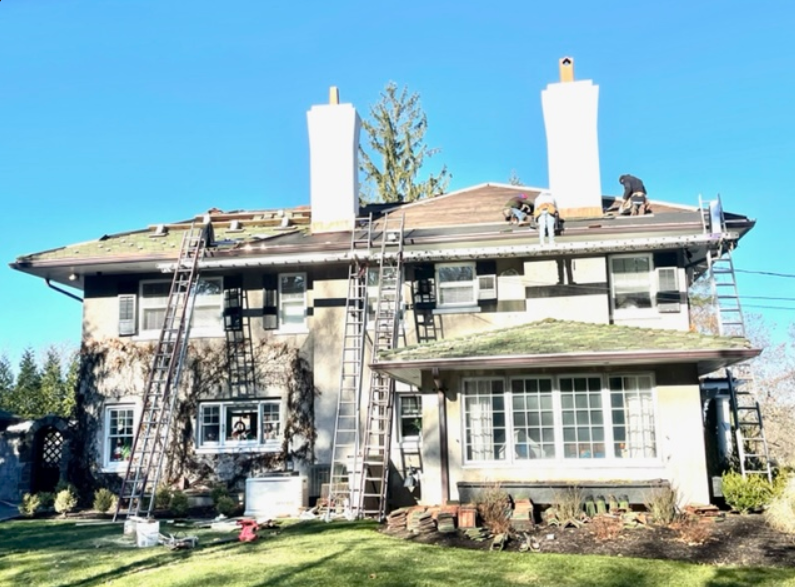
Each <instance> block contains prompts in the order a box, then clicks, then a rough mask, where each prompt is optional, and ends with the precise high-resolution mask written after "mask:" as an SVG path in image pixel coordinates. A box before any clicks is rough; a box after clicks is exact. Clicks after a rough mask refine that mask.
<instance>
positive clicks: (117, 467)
mask: <svg viewBox="0 0 795 587" xmlns="http://www.w3.org/2000/svg"><path fill="white" fill-rule="evenodd" d="M100 471H101V472H102V473H121V474H122V475H123V474H124V473H126V472H127V461H124V462H123V463H113V464H110V465H103V467H102V469H100Z"/></svg>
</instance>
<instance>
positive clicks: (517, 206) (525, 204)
mask: <svg viewBox="0 0 795 587" xmlns="http://www.w3.org/2000/svg"><path fill="white" fill-rule="evenodd" d="M532 213H533V203H532V202H531V201H530V200H528V199H527V196H526V195H525V194H519V195H518V196H513V197H512V198H511V199H510V200H508V201H507V202H505V206H504V207H503V209H502V215H503V217H504V218H505V221H506V222H510V223H511V224H517V225H522V224H527V223H528V222H527V215H528V214H532Z"/></svg>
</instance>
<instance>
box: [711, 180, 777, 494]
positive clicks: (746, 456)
mask: <svg viewBox="0 0 795 587" xmlns="http://www.w3.org/2000/svg"><path fill="white" fill-rule="evenodd" d="M700 207H701V211H702V219H703V221H704V230H705V232H708V233H711V234H724V233H726V232H727V230H726V219H725V217H724V214H723V207H722V205H721V201H720V196H718V197H717V199H715V200H711V201H709V202H707V204H706V206H705V205H704V203H703V202H700ZM733 247H734V242H725V241H722V242H721V243H720V246H719V248H718V250H717V251H713V250H712V249H711V248H710V247H707V267H708V270H709V276H710V287H711V290H712V291H711V293H712V300H713V304H714V307H715V312H716V318H717V323H718V333H719V334H720V335H721V336H731V337H741V338H746V328H745V318H744V316H743V311H742V305H741V304H740V294H739V290H738V289H737V280H736V277H735V273H734V263H733V262H732V248H733ZM726 380H727V384H728V389H729V403H730V406H731V411H732V419H733V429H734V442H735V446H736V450H737V460H738V462H739V466H740V472H741V473H742V475H743V477H748V476H749V475H765V476H766V477H767V478H768V480H772V477H773V472H772V467H771V464H770V454H769V452H768V445H767V439H766V438H765V428H764V425H763V422H762V411H761V409H760V407H759V400H758V399H757V397H756V384H755V377H754V369H753V365H752V364H751V363H750V362H749V361H745V362H742V363H738V364H736V365H734V366H732V367H727V368H726Z"/></svg>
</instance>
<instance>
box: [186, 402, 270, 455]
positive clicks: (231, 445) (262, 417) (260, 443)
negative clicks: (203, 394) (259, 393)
mask: <svg viewBox="0 0 795 587" xmlns="http://www.w3.org/2000/svg"><path fill="white" fill-rule="evenodd" d="M274 408H275V409H274ZM207 409H217V411H218V423H217V424H213V425H217V426H218V431H217V433H216V438H215V439H211V440H203V436H204V432H205V426H206V425H207V423H206V422H205V417H204V416H205V410H207ZM235 411H238V412H254V411H256V422H255V424H256V427H257V430H256V434H255V435H254V437H253V438H245V439H242V440H235V439H234V438H233V437H234V431H232V432H230V430H229V421H231V419H233V418H234V415H233V414H234V412H235ZM274 413H275V414H276V415H277V418H278V419H277V420H275V421H274V420H273V419H272V418H268V416H269V415H270V416H272V415H273V414H274ZM274 422H275V423H276V424H277V425H276V426H275V427H273V426H269V427H267V428H268V429H270V430H272V432H270V431H268V430H266V425H267V424H271V425H272V424H273V423H274ZM284 425H285V421H284V410H283V402H282V400H281V399H279V398H266V399H252V400H236V401H209V402H201V403H199V407H198V408H197V410H196V427H195V430H196V435H195V439H194V442H195V445H196V452H197V453H199V454H209V453H225V452H280V451H281V449H282V442H283V438H284ZM232 426H234V423H233V424H232ZM249 433H250V431H249ZM228 437H229V438H228Z"/></svg>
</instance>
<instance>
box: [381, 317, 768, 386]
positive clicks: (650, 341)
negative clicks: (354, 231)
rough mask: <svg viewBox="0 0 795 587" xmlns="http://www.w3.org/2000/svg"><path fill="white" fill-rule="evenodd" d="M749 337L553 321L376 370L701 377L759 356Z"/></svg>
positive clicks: (448, 344) (398, 352) (385, 360)
mask: <svg viewBox="0 0 795 587" xmlns="http://www.w3.org/2000/svg"><path fill="white" fill-rule="evenodd" d="M760 352H761V350H760V349H755V348H752V347H751V343H750V342H749V341H748V340H747V339H745V338H733V337H725V336H712V335H707V334H700V333H697V332H683V331H679V330H664V329H653V328H640V327H633V326H619V325H615V324H589V323H584V322H574V321H568V320H556V319H553V318H548V319H546V320H541V321H538V322H530V323H528V324H523V325H521V326H513V327H510V328H500V329H496V330H489V331H484V332H479V333H477V335H476V336H473V335H468V336H465V337H461V338H450V339H444V340H438V341H433V342H428V343H424V344H419V345H413V346H407V347H401V348H396V349H392V350H389V351H383V352H381V353H379V356H378V361H377V362H374V363H373V364H372V365H371V366H372V368H374V369H377V370H382V371H386V372H388V373H390V374H391V375H393V376H395V377H396V378H398V379H401V380H405V381H412V382H415V381H416V380H417V379H418V373H419V372H420V371H423V370H430V369H433V368H436V369H445V370H451V369H455V370H462V369H483V368H492V369H493V368H521V367H525V368H543V367H580V366H619V367H620V366H625V365H627V366H628V365H643V364H645V365H654V364H674V363H679V364H696V365H697V367H698V373H699V375H704V374H707V373H710V372H712V371H715V370H716V369H719V368H721V367H725V366H727V365H731V364H733V363H737V362H740V361H744V360H746V359H751V358H753V357H756V356H757V355H759V353H760Z"/></svg>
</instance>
